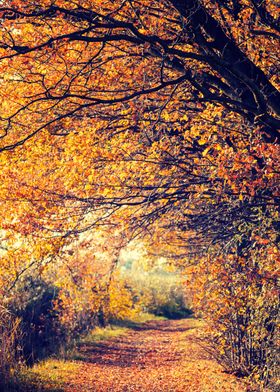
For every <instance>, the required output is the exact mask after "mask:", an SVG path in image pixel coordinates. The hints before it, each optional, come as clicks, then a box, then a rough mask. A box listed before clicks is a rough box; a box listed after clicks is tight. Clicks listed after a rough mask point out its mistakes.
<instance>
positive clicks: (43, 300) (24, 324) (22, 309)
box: [11, 277, 65, 364]
mask: <svg viewBox="0 0 280 392" xmlns="http://www.w3.org/2000/svg"><path fill="white" fill-rule="evenodd" d="M57 296H58V289H57V288H56V287H54V286H52V285H49V284H48V283H46V282H44V281H43V280H41V279H34V278H31V277H28V278H27V279H25V281H24V282H22V284H21V286H20V287H19V288H18V295H17V300H15V301H14V302H13V304H11V306H12V309H13V311H14V313H15V314H16V315H17V317H19V318H20V319H21V325H20V327H21V330H22V339H21V340H22V353H23V356H24V358H25V360H26V362H27V363H29V364H32V363H34V361H36V360H38V359H42V358H44V357H46V356H48V355H50V354H52V353H54V352H56V351H57V350H58V349H59V347H60V346H61V345H62V344H63V343H64V341H65V331H64V329H63V327H62V326H61V325H60V323H59V319H58V314H57V312H56V311H55V310H54V305H53V302H54V300H55V299H56V298H57Z"/></svg>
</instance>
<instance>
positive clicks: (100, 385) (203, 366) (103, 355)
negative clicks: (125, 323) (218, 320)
mask: <svg viewBox="0 0 280 392" xmlns="http://www.w3.org/2000/svg"><path fill="white" fill-rule="evenodd" d="M196 331H197V322H196V321H195V320H192V319H186V320H179V321H178V320H176V321H152V322H148V323H146V324H144V325H143V326H141V327H138V328H135V329H134V330H132V331H131V332H129V333H128V334H126V335H123V336H120V337H119V338H115V339H113V340H109V341H106V342H100V343H93V344H92V345H91V344H86V345H82V346H81V347H80V349H79V356H80V358H79V359H78V360H75V361H71V370H69V366H66V367H65V370H63V368H59V367H58V368H55V369H53V372H57V373H58V374H57V375H56V377H60V380H65V381H63V383H62V390H63V391H65V392H90V391H94V392H109V391H110V392H129V391H134V392H208V391H209V392H210V391H215V392H227V391H228V392H243V391H246V387H245V386H244V385H242V383H241V382H240V381H238V380H237V379H236V378H235V377H234V376H231V375H228V374H226V373H224V372H223V371H222V368H221V367H220V366H219V365H218V364H217V363H216V362H215V361H213V360H211V359H210V358H209V356H208V354H206V352H205V351H204V350H203V349H202V348H201V347H200V346H199V344H198V343H197V342H196V341H195V334H196Z"/></svg>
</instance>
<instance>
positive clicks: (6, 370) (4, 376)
mask: <svg viewBox="0 0 280 392" xmlns="http://www.w3.org/2000/svg"><path fill="white" fill-rule="evenodd" d="M21 338H22V333H21V329H20V319H19V318H18V317H16V316H15V315H14V314H12V313H11V312H10V311H9V310H8V309H7V308H5V307H4V306H2V305H0V376H1V378H0V387H1V385H2V386H3V385H6V384H8V382H9V380H10V379H11V378H12V376H13V374H14V371H15V369H16V368H17V366H18V364H19V363H20V360H21V354H22V353H21V346H20V341H21Z"/></svg>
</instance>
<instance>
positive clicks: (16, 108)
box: [0, 0, 280, 384]
mask: <svg viewBox="0 0 280 392" xmlns="http://www.w3.org/2000/svg"><path fill="white" fill-rule="evenodd" d="M278 17H279V7H278V6H277V4H276V2H273V1H259V0H232V1H229V0H211V1H210V0H188V1H184V0H162V1H146V0H143V1H134V0H133V1H119V0H117V1H106V0H105V1H104V0H103V1H98V0H94V1H93V0H91V1H89V0H79V1H76V2H72V1H59V0H55V1H48V0H44V1H40V2H36V1H35V2H34V1H20V0H14V1H9V0H7V1H3V2H1V7H0V19H1V32H0V60H1V61H0V69H1V75H2V76H1V80H0V84H1V93H0V102H1V107H0V136H1V139H0V151H1V154H0V168H1V173H0V177H1V185H0V221H1V239H2V241H1V276H0V281H1V284H0V291H1V295H2V303H3V306H4V307H5V308H9V306H11V304H13V303H15V302H17V300H16V299H17V298H18V297H19V296H20V291H21V287H22V284H23V281H24V279H26V277H28V276H32V277H33V278H34V277H36V279H39V278H40V279H43V280H45V281H46V282H47V283H48V284H50V285H54V286H55V287H56V288H57V289H58V291H59V294H58V296H57V297H56V298H54V301H53V306H54V312H58V313H55V314H56V317H58V318H59V319H60V321H61V322H62V324H63V325H64V327H65V329H66V330H69V331H70V330H71V331H72V332H73V333H74V332H75V333H76V332H78V331H80V330H83V328H84V327H85V328H88V327H89V326H91V325H95V324H96V323H100V324H106V323H107V322H108V320H109V319H110V317H121V318H123V317H126V315H128V314H129V313H130V312H133V309H134V302H133V294H132V291H131V288H130V289H129V288H128V286H127V283H126V282H125V281H122V278H121V277H120V276H118V274H117V273H115V272H116V266H117V264H118V261H119V255H120V251H121V249H122V248H124V247H125V246H126V245H127V244H128V243H129V242H130V241H131V240H133V239H134V240H135V239H138V241H139V242H141V243H145V246H146V247H147V249H150V250H151V252H152V253H156V254H157V256H158V257H161V256H162V257H165V258H166V259H168V260H175V261H174V262H173V265H175V266H176V268H178V269H179V270H180V271H181V272H183V274H184V275H185V276H186V280H187V281H188V290H189V291H190V294H191V295H192V297H193V306H194V309H197V311H198V312H199V314H201V315H203V316H204V317H205V319H206V320H207V321H208V323H209V326H210V329H209V331H210V335H211V336H210V337H209V338H208V342H212V346H213V347H214V351H215V355H216V357H217V358H218V360H219V361H220V362H221V363H222V364H223V365H224V366H225V368H226V369H227V370H228V371H231V372H235V373H236V374H238V375H242V376H244V375H246V376H250V375H251V376H252V375H253V376H254V377H255V378H256V379H257V380H258V382H262V383H263V384H268V383H269V382H271V380H273V379H274V378H275V374H276V372H277V367H278V366H279V364H277V362H276V360H275V358H276V357H277V354H276V352H277V350H278V348H277V346H278V345H279V183H280V181H279V180H280V177H279V169H280V167H279V156H280V154H279V152H280V151H279V144H280V143H279V141H280V134H279V129H280V106H279V102H280V99H279V97H280V94H279V74H277V69H278V68H277V67H278V64H277V59H278V56H279V50H278V42H279V34H280V33H279V30H280V28H279V20H278ZM88 232H90V233H93V234H90V235H92V237H91V239H90V241H89V240H87V239H86V237H85V236H86V235H85V234H84V233H88ZM73 249H74V250H73ZM77 249H78V250H77ZM100 254H103V259H102V257H101V258H100V257H99V256H98V255H100ZM104 255H106V257H105V256H104ZM17 306H18V305H17ZM83 323H85V325H83ZM91 323H92V324H91Z"/></svg>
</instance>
